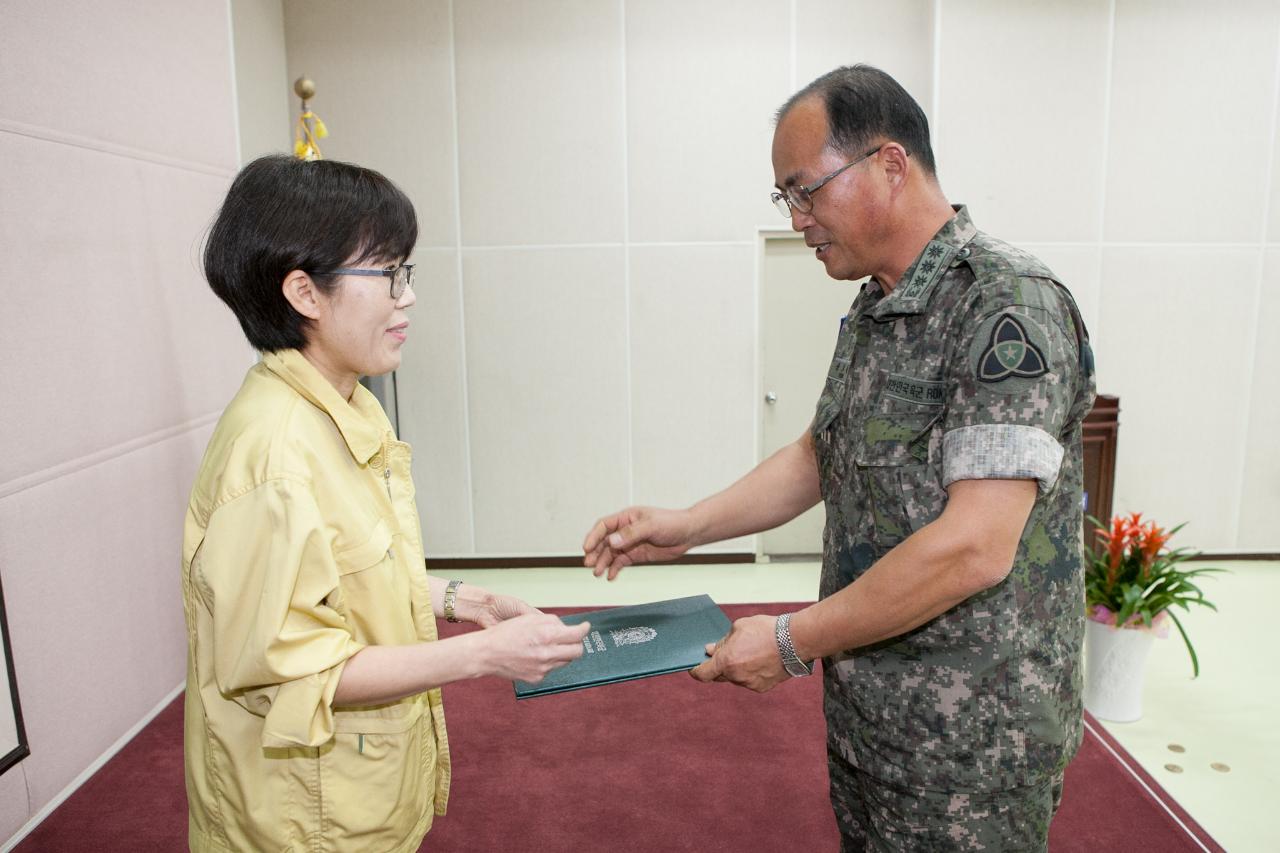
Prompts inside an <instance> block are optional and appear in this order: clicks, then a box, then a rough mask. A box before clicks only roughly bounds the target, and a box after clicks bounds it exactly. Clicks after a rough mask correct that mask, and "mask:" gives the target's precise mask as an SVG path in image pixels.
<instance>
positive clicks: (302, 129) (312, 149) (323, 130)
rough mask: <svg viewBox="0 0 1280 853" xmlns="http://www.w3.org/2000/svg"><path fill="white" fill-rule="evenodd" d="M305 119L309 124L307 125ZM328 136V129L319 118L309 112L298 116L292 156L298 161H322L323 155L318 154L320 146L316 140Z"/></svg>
mask: <svg viewBox="0 0 1280 853" xmlns="http://www.w3.org/2000/svg"><path fill="white" fill-rule="evenodd" d="M307 119H310V120H311V122H310V123H308V122H307ZM328 135H329V129H328V128H327V127H325V126H324V122H322V121H321V120H320V116H318V115H316V114H315V113H313V112H311V110H306V111H305V112H303V114H302V115H300V116H298V126H297V128H296V129H295V131H294V142H293V156H295V157H297V158H298V159H299V160H323V159H324V155H323V154H321V153H320V145H319V143H317V142H316V139H323V138H324V137H326V136H328Z"/></svg>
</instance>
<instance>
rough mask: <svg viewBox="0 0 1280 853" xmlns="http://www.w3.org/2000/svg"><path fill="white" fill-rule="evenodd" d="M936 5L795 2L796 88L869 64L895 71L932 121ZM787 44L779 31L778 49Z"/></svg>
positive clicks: (916, 1) (922, 0) (924, 1)
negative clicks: (840, 69) (837, 71)
mask: <svg viewBox="0 0 1280 853" xmlns="http://www.w3.org/2000/svg"><path fill="white" fill-rule="evenodd" d="M933 7H934V0H898V2H896V3H882V2H878V0H796V2H795V9H796V16H795V57H794V58H795V62H794V65H795V69H796V75H795V80H794V81H793V82H794V84H795V85H794V89H799V88H801V87H802V86H805V85H807V84H808V83H809V81H811V80H813V79H814V78H816V77H818V76H819V75H822V74H825V73H827V72H828V71H831V70H832V69H835V68H838V67H840V66H841V65H854V64H856V63H859V62H865V63H867V64H869V65H874V66H876V67H877V68H880V69H882V70H884V71H886V72H888V73H889V74H891V75H893V78H894V79H895V80H897V81H898V82H899V83H901V84H902V87H903V88H904V89H906V90H907V92H908V93H910V95H911V97H913V98H915V99H916V102H917V103H919V104H920V106H921V108H922V109H924V111H925V115H928V116H929V120H930V122H932V121H933V120H934V118H935V117H934V116H933V115H932V114H931V112H930V111H931V105H932V101H933ZM784 47H785V44H784V43H783V40H782V35H781V34H778V35H777V37H776V38H775V49H776V50H779V51H782V50H783V48H784ZM790 94H791V93H790V92H788V93H787V96H790Z"/></svg>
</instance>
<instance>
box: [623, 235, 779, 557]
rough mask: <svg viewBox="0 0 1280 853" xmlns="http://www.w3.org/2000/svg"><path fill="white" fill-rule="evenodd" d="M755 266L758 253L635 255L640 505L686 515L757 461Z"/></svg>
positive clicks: (643, 251)
mask: <svg viewBox="0 0 1280 853" xmlns="http://www.w3.org/2000/svg"><path fill="white" fill-rule="evenodd" d="M754 258H755V247H754V246H750V245H747V246H656V247H638V248H634V249H632V251H631V318H632V319H631V375H632V392H631V394H632V398H631V412H632V414H631V423H632V436H633V442H634V451H633V454H632V456H633V465H634V471H635V501H636V503H640V504H657V505H660V506H688V505H690V504H692V503H694V502H695V501H697V500H699V499H701V498H704V497H706V496H707V495H710V494H713V493H715V492H718V491H720V490H721V489H723V488H725V487H726V486H728V485H729V484H730V483H732V482H734V481H735V480H737V479H738V478H739V477H741V476H742V475H744V474H745V473H747V471H749V470H750V469H751V467H752V466H753V465H754V464H755V462H756V459H755V443H754V440H753V439H754V435H755V432H754V421H755V418H756V417H757V413H756V407H755V394H754V390H753V389H754V386H755V282H754V278H755V269H754ZM750 547H751V546H750V543H749V542H748V541H746V540H742V541H735V542H734V543H727V544H722V545H720V546H719V547H718V548H717V549H716V550H721V551H724V550H731V551H744V550H750Z"/></svg>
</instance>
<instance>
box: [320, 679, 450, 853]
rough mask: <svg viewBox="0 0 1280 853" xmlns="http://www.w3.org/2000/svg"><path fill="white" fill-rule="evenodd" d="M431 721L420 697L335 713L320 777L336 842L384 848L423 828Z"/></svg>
mask: <svg viewBox="0 0 1280 853" xmlns="http://www.w3.org/2000/svg"><path fill="white" fill-rule="evenodd" d="M429 716H430V712H429V711H428V710H427V709H426V697H415V698H412V699H407V700H402V701H400V702H397V703H395V704H393V705H386V706H381V707H378V708H368V709H352V710H349V711H343V712H339V713H337V714H335V715H334V718H335V719H334V728H335V731H336V734H335V737H334V747H333V750H332V751H331V752H330V753H329V754H328V755H327V756H325V759H326V760H327V761H328V763H329V765H330V769H331V770H332V772H330V773H325V774H324V775H323V777H322V778H323V780H324V783H323V784H324V785H325V792H324V798H325V800H326V802H327V803H328V804H329V811H328V815H327V816H329V817H330V819H331V821H332V824H333V826H332V827H331V828H332V830H333V835H334V837H335V838H341V839H347V840H348V843H351V844H354V843H356V839H359V843H360V845H362V846H361V849H377V850H390V849H395V848H398V846H399V845H400V844H402V843H404V841H405V840H406V839H407V837H408V836H409V835H410V834H411V833H412V832H414V831H415V829H416V828H419V829H420V828H421V824H422V823H423V821H424V818H425V816H427V815H429V814H431V812H432V806H433V802H432V801H433V799H434V795H435V765H436V751H435V740H434V736H433V731H432V728H431V723H430V721H429V719H428V718H429ZM427 820H429V818H427ZM339 847H340V848H341V845H339Z"/></svg>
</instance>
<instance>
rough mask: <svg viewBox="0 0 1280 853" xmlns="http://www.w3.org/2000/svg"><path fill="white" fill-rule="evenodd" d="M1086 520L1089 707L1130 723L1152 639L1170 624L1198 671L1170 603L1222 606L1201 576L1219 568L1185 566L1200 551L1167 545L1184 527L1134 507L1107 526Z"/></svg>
mask: <svg viewBox="0 0 1280 853" xmlns="http://www.w3.org/2000/svg"><path fill="white" fill-rule="evenodd" d="M1089 520H1090V521H1091V522H1093V524H1094V525H1095V526H1096V527H1097V529H1098V531H1097V539H1096V543H1097V544H1096V547H1095V548H1094V549H1093V550H1092V552H1091V553H1090V554H1089V556H1088V559H1087V560H1086V563H1085V606H1086V609H1087V615H1088V621H1087V622H1086V623H1085V650H1086V660H1085V690H1084V704H1085V707H1086V708H1088V709H1089V711H1090V712H1091V713H1092V714H1093V715H1094V716H1097V717H1100V718H1102V719H1105V720H1112V721H1114V722H1130V721H1132V720H1136V719H1138V718H1139V717H1141V716H1142V675H1143V672H1144V671H1145V668H1146V661H1147V655H1148V654H1149V653H1150V651H1151V642H1152V639H1153V638H1154V637H1156V636H1159V637H1167V636H1168V633H1169V625H1168V623H1169V622H1173V624H1174V626H1176V627H1177V629H1178V633H1179V634H1181V635H1182V641H1183V642H1184V643H1186V646H1187V652H1188V653H1189V654H1190V655H1191V671H1192V676H1191V677H1192V678H1195V677H1196V676H1198V675H1199V674H1200V661H1199V659H1198V658H1197V657H1196V650H1195V648H1194V647H1193V646H1192V645H1191V639H1190V638H1189V637H1188V636H1187V632H1186V629H1185V628H1183V627H1182V623H1181V622H1180V621H1179V620H1178V617H1177V615H1175V614H1174V613H1173V611H1172V608H1173V607H1181V608H1182V609H1183V610H1188V611H1189V610H1190V606H1191V605H1192V604H1200V605H1203V606H1205V607H1208V608H1211V609H1213V610H1217V608H1216V607H1214V606H1213V604H1212V603H1210V602H1209V601H1208V600H1206V599H1205V597H1204V593H1202V592H1201V591H1200V588H1199V587H1198V586H1196V580H1197V578H1198V576H1200V575H1204V574H1209V573H1211V572H1220V571H1222V569H1217V568H1209V567H1199V568H1188V567H1185V566H1184V565H1183V564H1184V563H1185V562H1186V561H1187V560H1190V559H1192V558H1194V557H1197V556H1199V552H1195V551H1191V550H1190V549H1187V548H1176V549H1174V550H1172V551H1170V550H1167V549H1166V548H1165V545H1166V543H1168V541H1169V539H1170V538H1171V537H1172V536H1173V535H1174V534H1175V533H1177V532H1178V531H1179V530H1181V529H1182V528H1183V526H1184V525H1182V524H1179V525H1178V526H1177V527H1175V528H1173V529H1172V530H1169V531H1167V532H1166V531H1165V530H1164V529H1163V528H1161V527H1160V526H1158V525H1157V524H1156V523H1155V522H1154V521H1147V522H1143V520H1142V513H1137V512H1135V513H1133V514H1131V515H1128V516H1116V517H1114V518H1112V519H1111V521H1110V523H1109V524H1102V523H1101V522H1099V521H1098V520H1097V519H1094V518H1090V519H1089Z"/></svg>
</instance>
